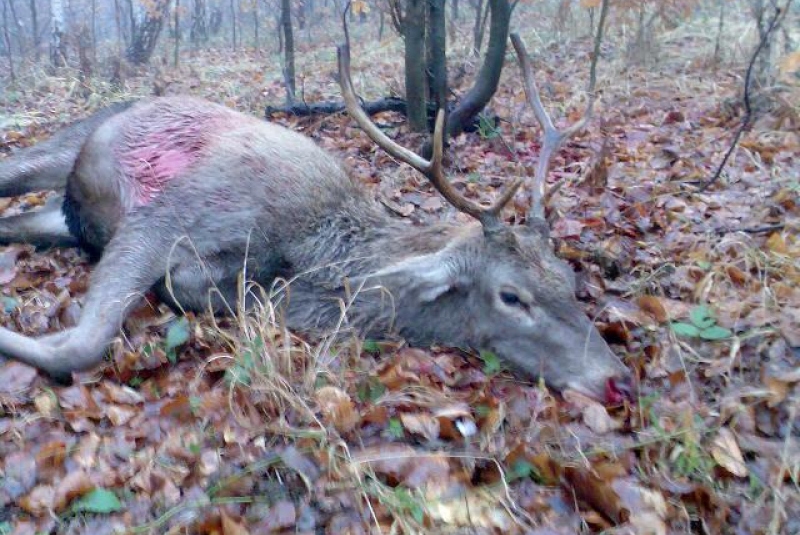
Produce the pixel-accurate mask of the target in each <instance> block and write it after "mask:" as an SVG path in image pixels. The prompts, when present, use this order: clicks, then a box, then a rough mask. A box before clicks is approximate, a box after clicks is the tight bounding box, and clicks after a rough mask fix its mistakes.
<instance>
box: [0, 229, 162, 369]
mask: <svg viewBox="0 0 800 535" xmlns="http://www.w3.org/2000/svg"><path fill="white" fill-rule="evenodd" d="M142 219H146V218H140V219H139V221H138V222H137V221H134V222H132V223H126V224H124V225H123V226H121V228H120V229H119V232H118V233H117V235H116V236H115V237H114V238H113V239H112V240H111V242H110V243H109V245H108V248H107V249H106V253H105V254H104V255H103V257H102V258H101V260H100V262H99V264H98V265H97V268H96V270H95V271H94V273H93V275H92V280H91V283H90V286H89V292H88V293H87V295H86V303H85V305H84V308H83V312H82V314H81V317H80V320H79V321H78V325H76V326H75V327H74V328H72V329H69V330H66V331H64V332H61V333H56V334H53V335H48V336H45V337H42V338H39V339H34V338H29V337H27V336H23V335H21V334H18V333H15V332H12V331H9V330H7V329H2V328H0V355H3V356H8V357H11V358H14V359H16V360H19V361H20V362H24V363H25V364H28V365H30V366H33V367H35V368H37V369H39V370H42V371H43V372H45V373H47V374H48V375H50V376H51V377H53V378H54V379H56V380H59V381H62V382H64V381H69V379H70V378H71V375H72V372H75V371H82V370H86V369H89V368H92V367H94V366H96V365H97V364H99V363H100V361H101V360H102V359H103V355H104V353H105V350H106V348H107V347H108V345H109V343H110V342H111V341H112V340H113V339H114V337H115V336H116V335H117V333H118V332H119V330H120V327H121V326H122V321H123V320H124V319H125V317H126V316H127V314H128V313H129V312H130V310H131V309H132V308H134V307H135V306H136V304H137V303H138V302H139V301H140V300H141V299H142V296H143V295H144V293H145V292H146V291H147V290H148V289H149V288H150V287H151V286H152V285H153V284H155V282H156V281H158V280H159V279H160V278H161V277H163V276H164V274H165V272H166V269H167V258H166V257H167V255H166V254H165V252H164V251H168V250H169V249H168V247H169V246H168V245H165V244H168V243H169V240H170V239H171V237H170V236H168V234H169V233H167V232H163V229H159V227H158V226H156V227H155V228H152V226H151V228H148V226H147V225H146V223H147V221H146V220H145V221H142ZM156 230H162V232H161V233H160V232H157V231H156Z"/></svg>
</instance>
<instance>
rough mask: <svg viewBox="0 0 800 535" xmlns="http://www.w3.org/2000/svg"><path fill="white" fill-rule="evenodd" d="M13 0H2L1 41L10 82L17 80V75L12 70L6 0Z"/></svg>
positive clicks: (13, 82)
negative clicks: (6, 59)
mask: <svg viewBox="0 0 800 535" xmlns="http://www.w3.org/2000/svg"><path fill="white" fill-rule="evenodd" d="M11 1H13V0H4V1H3V42H4V43H5V48H6V55H7V56H8V76H9V78H11V83H12V84H15V83H16V82H17V75H16V73H15V72H14V56H13V55H12V53H11V32H9V30H8V25H9V23H8V19H9V15H8V2H11Z"/></svg>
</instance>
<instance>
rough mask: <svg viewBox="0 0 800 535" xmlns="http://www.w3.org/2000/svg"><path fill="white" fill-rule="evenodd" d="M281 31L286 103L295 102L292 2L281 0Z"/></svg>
mask: <svg viewBox="0 0 800 535" xmlns="http://www.w3.org/2000/svg"><path fill="white" fill-rule="evenodd" d="M281 30H282V33H283V79H284V82H285V84H286V102H287V104H291V103H293V102H294V95H295V74H294V34H293V33H292V3H291V0H281Z"/></svg>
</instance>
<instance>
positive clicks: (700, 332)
mask: <svg viewBox="0 0 800 535" xmlns="http://www.w3.org/2000/svg"><path fill="white" fill-rule="evenodd" d="M671 327H672V330H673V331H674V332H675V334H677V335H678V336H684V337H686V338H702V339H703V340H711V341H714V340H724V339H726V338H730V337H731V336H733V333H732V332H731V330H730V329H726V328H725V327H721V326H719V325H717V319H716V318H715V317H714V314H713V312H712V311H711V309H710V308H709V307H708V306H707V305H698V306H696V307H694V308H693V309H692V311H691V312H690V313H689V323H686V322H682V321H675V322H672V324H671Z"/></svg>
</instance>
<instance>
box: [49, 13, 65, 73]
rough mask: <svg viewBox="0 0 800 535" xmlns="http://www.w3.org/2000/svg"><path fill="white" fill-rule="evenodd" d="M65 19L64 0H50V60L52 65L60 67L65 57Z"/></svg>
mask: <svg viewBox="0 0 800 535" xmlns="http://www.w3.org/2000/svg"><path fill="white" fill-rule="evenodd" d="M65 21H66V16H65V14H64V0H50V27H51V32H50V62H51V63H52V64H53V66H54V67H62V66H63V65H64V64H65V63H66V59H67V47H66V43H65V42H64V31H65V24H66V22H65Z"/></svg>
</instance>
